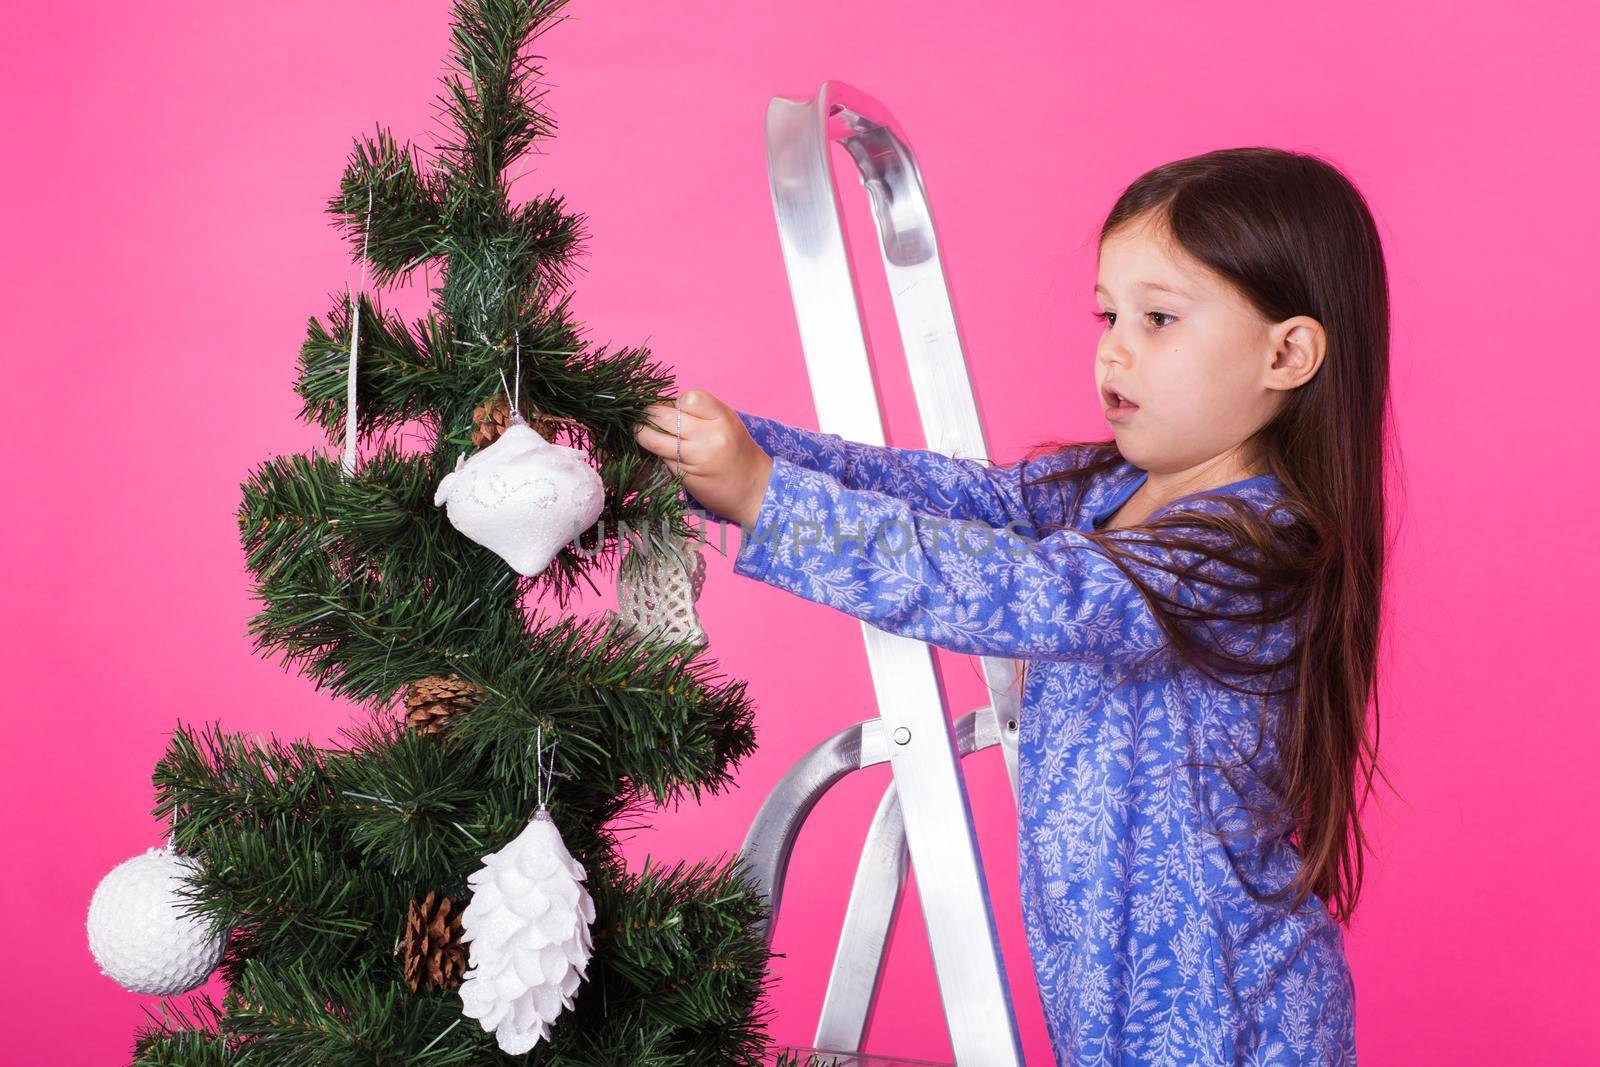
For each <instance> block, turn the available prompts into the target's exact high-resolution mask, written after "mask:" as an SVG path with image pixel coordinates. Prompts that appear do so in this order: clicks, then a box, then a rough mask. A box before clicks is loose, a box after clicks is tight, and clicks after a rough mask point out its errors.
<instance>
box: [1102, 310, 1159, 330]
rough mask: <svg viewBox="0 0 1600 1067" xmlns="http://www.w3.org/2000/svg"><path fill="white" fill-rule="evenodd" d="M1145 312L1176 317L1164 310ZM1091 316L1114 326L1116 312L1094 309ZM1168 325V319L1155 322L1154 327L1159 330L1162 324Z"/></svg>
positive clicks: (1157, 315)
mask: <svg viewBox="0 0 1600 1067" xmlns="http://www.w3.org/2000/svg"><path fill="white" fill-rule="evenodd" d="M1145 314H1146V315H1154V316H1156V317H1157V318H1162V319H1168V320H1173V319H1176V318H1177V316H1176V315H1169V314H1167V313H1166V312H1165V311H1147V312H1145ZM1093 317H1094V318H1097V319H1099V320H1100V321H1101V322H1104V323H1106V324H1107V325H1110V326H1115V325H1116V324H1117V313H1116V312H1115V311H1096V312H1095V313H1094V316H1093ZM1170 325H1172V323H1171V322H1170V321H1168V322H1158V323H1156V324H1155V327H1156V329H1158V330H1159V329H1161V328H1162V327H1163V326H1170Z"/></svg>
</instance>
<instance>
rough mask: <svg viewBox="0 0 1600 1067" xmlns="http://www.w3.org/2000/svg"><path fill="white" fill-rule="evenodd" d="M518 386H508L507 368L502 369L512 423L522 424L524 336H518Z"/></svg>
mask: <svg viewBox="0 0 1600 1067" xmlns="http://www.w3.org/2000/svg"><path fill="white" fill-rule="evenodd" d="M516 373H517V384H516V387H515V389H513V388H512V387H511V386H509V385H507V384H506V372H505V368H504V367H502V368H500V388H502V389H504V390H505V392H506V399H508V400H509V401H511V421H512V422H514V423H518V422H522V421H523V418H522V334H521V333H518V334H517V372H516Z"/></svg>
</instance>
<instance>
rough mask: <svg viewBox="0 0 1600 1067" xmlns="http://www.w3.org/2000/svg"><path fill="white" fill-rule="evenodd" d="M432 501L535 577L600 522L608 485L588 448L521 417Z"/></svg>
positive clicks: (459, 466) (465, 462) (463, 463)
mask: <svg viewBox="0 0 1600 1067" xmlns="http://www.w3.org/2000/svg"><path fill="white" fill-rule="evenodd" d="M433 502H434V504H435V505H440V506H443V507H444V508H445V510H446V513H447V514H448V515H449V516H450V524H451V525H452V526H454V527H455V528H456V529H457V530H460V531H461V533H463V534H464V535H466V536H467V537H469V538H471V539H472V540H473V541H476V542H477V543H478V544H480V545H482V546H483V547H485V548H487V549H489V550H491V551H492V552H494V553H496V554H497V555H499V556H500V558H501V559H503V560H505V561H506V562H507V563H509V564H511V567H512V569H513V570H515V571H516V572H517V573H518V574H521V575H523V576H524V577H531V576H533V575H535V574H538V573H539V572H540V571H542V570H544V569H545V567H547V566H549V564H550V561H551V560H552V559H554V558H555V556H556V553H557V552H560V551H561V550H562V548H564V547H566V545H567V543H568V542H570V541H571V540H572V539H573V538H574V537H577V536H578V535H579V534H580V533H582V532H583V531H585V530H587V529H588V528H589V527H591V526H593V525H594V524H595V520H596V519H598V518H599V517H600V512H601V510H602V509H603V508H604V507H605V486H604V484H603V483H602V482H601V481H600V475H599V473H598V472H597V471H596V470H595V469H594V467H592V466H591V465H590V464H589V460H588V457H587V456H586V455H585V454H584V453H583V452H582V451H580V450H578V449H576V448H568V447H567V446H565V445H554V444H551V443H550V442H549V441H546V440H545V439H544V438H543V437H540V436H539V434H538V432H537V431H535V430H534V429H533V427H531V426H529V425H528V424H527V423H525V422H523V421H521V419H520V418H514V419H513V420H512V423H511V425H510V426H507V427H506V429H505V431H504V432H503V433H502V434H501V435H500V436H499V437H498V438H497V439H496V440H495V442H494V443H493V444H491V445H490V446H489V447H487V448H485V449H482V450H480V451H478V452H476V453H474V454H473V456H472V458H471V459H468V458H467V454H466V453H465V452H463V453H462V454H461V455H460V456H459V457H458V458H457V459H456V469H455V470H453V471H451V472H450V473H449V474H446V475H445V476H444V479H443V480H442V481H440V482H439V488H438V489H437V490H436V491H435V492H434V494H433Z"/></svg>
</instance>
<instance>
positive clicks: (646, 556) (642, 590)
mask: <svg viewBox="0 0 1600 1067" xmlns="http://www.w3.org/2000/svg"><path fill="white" fill-rule="evenodd" d="M705 581H706V558H705V556H704V555H703V554H702V553H701V552H700V550H699V548H698V547H696V546H694V545H692V544H691V543H690V541H689V539H688V538H678V539H676V541H675V542H674V543H673V544H672V545H670V546H669V547H668V548H667V549H666V551H664V552H650V551H647V550H645V549H644V548H642V547H641V546H639V545H637V544H634V543H632V542H630V543H629V546H628V553H627V555H625V556H623V557H622V562H621V563H620V564H619V565H618V566H617V612H616V614H617V616H618V617H619V618H621V619H622V621H624V622H626V623H627V624H628V625H629V627H631V628H632V630H633V632H634V633H636V634H639V635H643V634H646V633H649V632H650V631H651V630H654V629H655V628H656V627H660V630H659V631H657V635H658V636H659V637H660V638H662V639H664V640H667V641H692V642H693V643H694V644H695V645H696V646H704V645H705V643H706V634H705V631H704V630H703V629H701V627H700V617H699V615H697V614H696V612H695V607H694V605H695V601H697V600H699V599H700V591H701V589H703V588H704V587H705Z"/></svg>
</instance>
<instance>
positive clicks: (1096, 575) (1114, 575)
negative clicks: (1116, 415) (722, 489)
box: [733, 455, 1165, 663]
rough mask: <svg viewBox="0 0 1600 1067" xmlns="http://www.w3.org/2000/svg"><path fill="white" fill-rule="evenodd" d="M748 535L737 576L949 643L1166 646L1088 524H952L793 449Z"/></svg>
mask: <svg viewBox="0 0 1600 1067" xmlns="http://www.w3.org/2000/svg"><path fill="white" fill-rule="evenodd" d="M742 529H743V541H742V542H741V544H740V546H739V552H738V555H737V556H736V557H735V560H734V567H733V569H734V572H735V573H736V574H743V575H745V576H746V577H750V578H755V579H758V580H760V581H763V582H766V583H768V584H769V585H775V586H777V587H779V588H781V589H787V590H789V591H790V592H792V593H794V594H796V595H798V596H801V597H804V598H806V599H807V600H811V601H814V602H816V603H819V604H825V605H827V606H829V607H832V608H837V609H838V610H840V611H843V612H844V613H846V614H848V615H852V616H854V617H856V618H858V619H860V620H862V621H863V622H867V623H870V624H872V625H873V626H875V627H877V628H879V629H881V630H886V631H889V632H891V633H897V634H901V635H903V636H906V637H912V638H915V639H917V640H920V641H926V642H928V643H929V644H932V645H937V646H938V647H940V648H947V649H950V650H952V651H955V652H963V653H967V654H969V655H982V656H1009V657H1018V658H1025V659H1093V660H1099V661H1103V662H1127V663H1132V662H1134V661H1137V660H1140V659H1143V658H1145V657H1147V656H1150V655H1151V654H1153V653H1156V652H1159V651H1160V650H1161V648H1162V646H1163V645H1164V644H1165V635H1164V634H1163V633H1162V631H1161V629H1160V627H1159V625H1158V624H1157V623H1156V621H1155V618H1154V616H1153V615H1152V614H1151V612H1150V610H1149V608H1148V607H1147V606H1146V604H1145V602H1144V598H1143V596H1142V595H1141V594H1140V592H1139V590H1138V588H1137V586H1135V585H1134V584H1133V582H1132V581H1131V580H1130V579H1129V578H1128V576H1127V575H1126V574H1124V573H1123V571H1122V570H1121V569H1120V568H1119V567H1118V566H1117V564H1116V563H1114V562H1113V561H1112V560H1111V559H1110V558H1109V557H1108V556H1107V555H1106V554H1105V553H1104V551H1103V550H1102V549H1101V548H1100V547H1099V546H1098V545H1096V544H1095V543H1094V542H1093V541H1091V540H1089V539H1088V538H1086V537H1084V536H1083V534H1081V533H1079V532H1078V531H1076V530H1061V531H1058V532H1055V533H1052V534H1050V535H1049V536H1047V537H1045V538H1043V539H1040V540H1035V539H1033V538H1031V537H1029V536H1027V533H1026V531H1021V532H1019V530H1018V528H1017V527H1015V526H1013V527H1006V526H1004V525H1001V526H998V527H997V526H995V525H992V524H986V523H980V522H972V521H966V522H963V521H952V520H950V519H949V518H948V517H946V516H942V515H936V514H934V513H932V512H928V511H923V510H920V509H918V508H916V507H914V506H913V505H912V504H910V503H908V502H907V501H905V500H903V499H901V498H899V497H898V496H893V495H890V494H888V493H881V492H876V491H873V490H867V489H851V488H848V487H846V486H845V485H843V484H842V483H841V482H840V481H839V480H838V479H836V478H834V477H832V476H830V475H828V474H825V473H823V472H821V471H817V470H810V469H807V468H806V467H803V466H801V465H799V464H797V463H794V462H791V461H790V460H789V459H787V458H786V457H785V456H783V455H777V456H774V457H773V459H772V472H771V476H770V478H769V480H768V482H767V486H766V492H765V495H764V496H763V497H762V498H761V504H760V510H759V512H758V514H757V517H756V520H755V522H754V523H753V524H752V525H748V526H744V527H743V528H742ZM1113 536H1114V535H1113ZM1151 571H1152V572H1154V568H1151ZM1141 577H1146V575H1145V574H1144V573H1143V572H1141ZM1154 577H1155V575H1154V574H1153V573H1152V575H1150V577H1149V578H1147V580H1152V579H1154ZM1158 588H1161V586H1159V585H1158Z"/></svg>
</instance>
